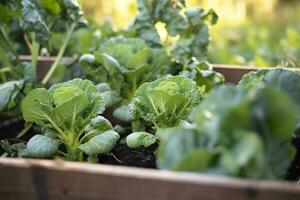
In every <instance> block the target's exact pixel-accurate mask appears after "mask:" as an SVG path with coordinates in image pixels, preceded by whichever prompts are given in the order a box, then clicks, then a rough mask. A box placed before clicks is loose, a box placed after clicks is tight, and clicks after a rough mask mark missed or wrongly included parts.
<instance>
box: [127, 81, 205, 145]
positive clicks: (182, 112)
mask: <svg viewBox="0 0 300 200" xmlns="http://www.w3.org/2000/svg"><path fill="white" fill-rule="evenodd" d="M200 100H201V92H200V89H199V87H198V86H197V84H196V82H194V81H193V80H191V79H188V78H186V77H181V76H174V77H165V78H160V79H158V80H156V81H153V82H148V83H144V84H143V85H142V86H140V87H139V89H138V90H137V91H136V94H135V97H134V98H133V100H132V102H131V104H130V107H131V112H132V114H133V116H134V117H135V118H142V119H144V120H145V121H147V122H151V123H152V124H153V125H154V126H155V128H156V136H153V135H152V134H150V133H145V132H135V133H132V134H130V135H129V136H128V137H127V139H126V142H127V145H128V146H129V147H139V146H146V147H147V146H149V145H150V144H153V143H155V142H156V140H158V139H159V138H160V137H162V136H161V135H160V133H162V132H164V129H167V128H170V127H174V126H177V125H178V124H179V123H180V122H181V121H182V120H185V119H186V118H187V116H188V115H189V113H190V112H191V111H192V109H193V108H194V107H195V106H196V105H197V104H199V103H200ZM155 138H156V139H155Z"/></svg>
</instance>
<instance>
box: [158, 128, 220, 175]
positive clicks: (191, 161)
mask: <svg viewBox="0 0 300 200" xmlns="http://www.w3.org/2000/svg"><path fill="white" fill-rule="evenodd" d="M167 135H168V137H163V138H162V141H161V144H160V146H159V149H158V154H157V166H158V167H159V168H161V169H169V170H170V169H172V170H180V171H203V170H206V169H207V168H208V167H209V166H210V164H211V162H212V160H213V158H214V157H215V156H216V150H214V149H213V150H211V151H209V150H205V149H204V148H203V147H201V146H200V144H201V143H202V142H201V141H202V140H203V135H201V134H198V133H194V132H193V131H191V130H189V129H183V128H179V127H176V128H171V129H168V134H167ZM171 152H172V153H171Z"/></svg>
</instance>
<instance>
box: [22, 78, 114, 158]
mask: <svg viewBox="0 0 300 200" xmlns="http://www.w3.org/2000/svg"><path fill="white" fill-rule="evenodd" d="M22 111H23V118H24V119H25V121H27V122H34V123H35V124H37V125H39V126H40V127H41V130H42V134H38V135H35V136H33V137H32V138H31V139H30V140H29V141H28V143H27V153H28V155H29V156H31V157H39V158H45V157H52V156H54V155H62V156H63V157H65V158H66V159H67V160H78V161H82V160H83V159H84V156H83V153H85V154H87V155H88V156H89V160H90V161H95V160H97V155H98V154H103V153H108V152H109V151H110V150H111V149H112V148H113V146H114V145H115V143H116V142H117V140H118V139H119V134H118V133H117V132H115V131H113V130H112V125H111V124H110V122H109V121H108V120H106V119H105V118H104V117H102V116H99V114H101V113H102V112H103V111H104V101H103V98H102V96H101V94H100V92H98V90H97V88H96V86H94V85H93V84H92V82H91V81H89V80H82V79H74V80H71V81H68V82H64V83H60V84H56V85H53V86H52V87H51V88H50V89H48V90H47V89H44V88H37V89H34V90H32V91H31V92H30V93H29V94H28V95H27V96H26V97H25V98H24V100H23V102H22ZM60 145H61V146H62V148H61V150H60V148H59V146H60Z"/></svg>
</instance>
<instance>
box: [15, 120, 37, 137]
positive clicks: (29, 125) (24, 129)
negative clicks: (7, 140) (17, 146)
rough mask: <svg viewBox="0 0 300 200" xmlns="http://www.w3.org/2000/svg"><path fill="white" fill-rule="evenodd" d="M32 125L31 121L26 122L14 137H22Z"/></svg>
mask: <svg viewBox="0 0 300 200" xmlns="http://www.w3.org/2000/svg"><path fill="white" fill-rule="evenodd" d="M32 125H33V123H29V124H27V125H26V126H25V127H24V128H23V130H22V131H21V132H20V133H19V134H18V135H17V137H16V138H21V137H23V136H24V135H25V134H26V133H27V132H28V131H29V129H30V128H31V127H32Z"/></svg>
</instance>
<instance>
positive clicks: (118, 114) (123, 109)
mask: <svg viewBox="0 0 300 200" xmlns="http://www.w3.org/2000/svg"><path fill="white" fill-rule="evenodd" d="M113 116H114V117H115V118H117V119H119V120H122V121H125V122H131V121H132V120H133V116H132V114H131V112H130V110H129V107H128V106H126V105H123V106H120V107H118V108H117V109H115V110H114V112H113Z"/></svg>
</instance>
